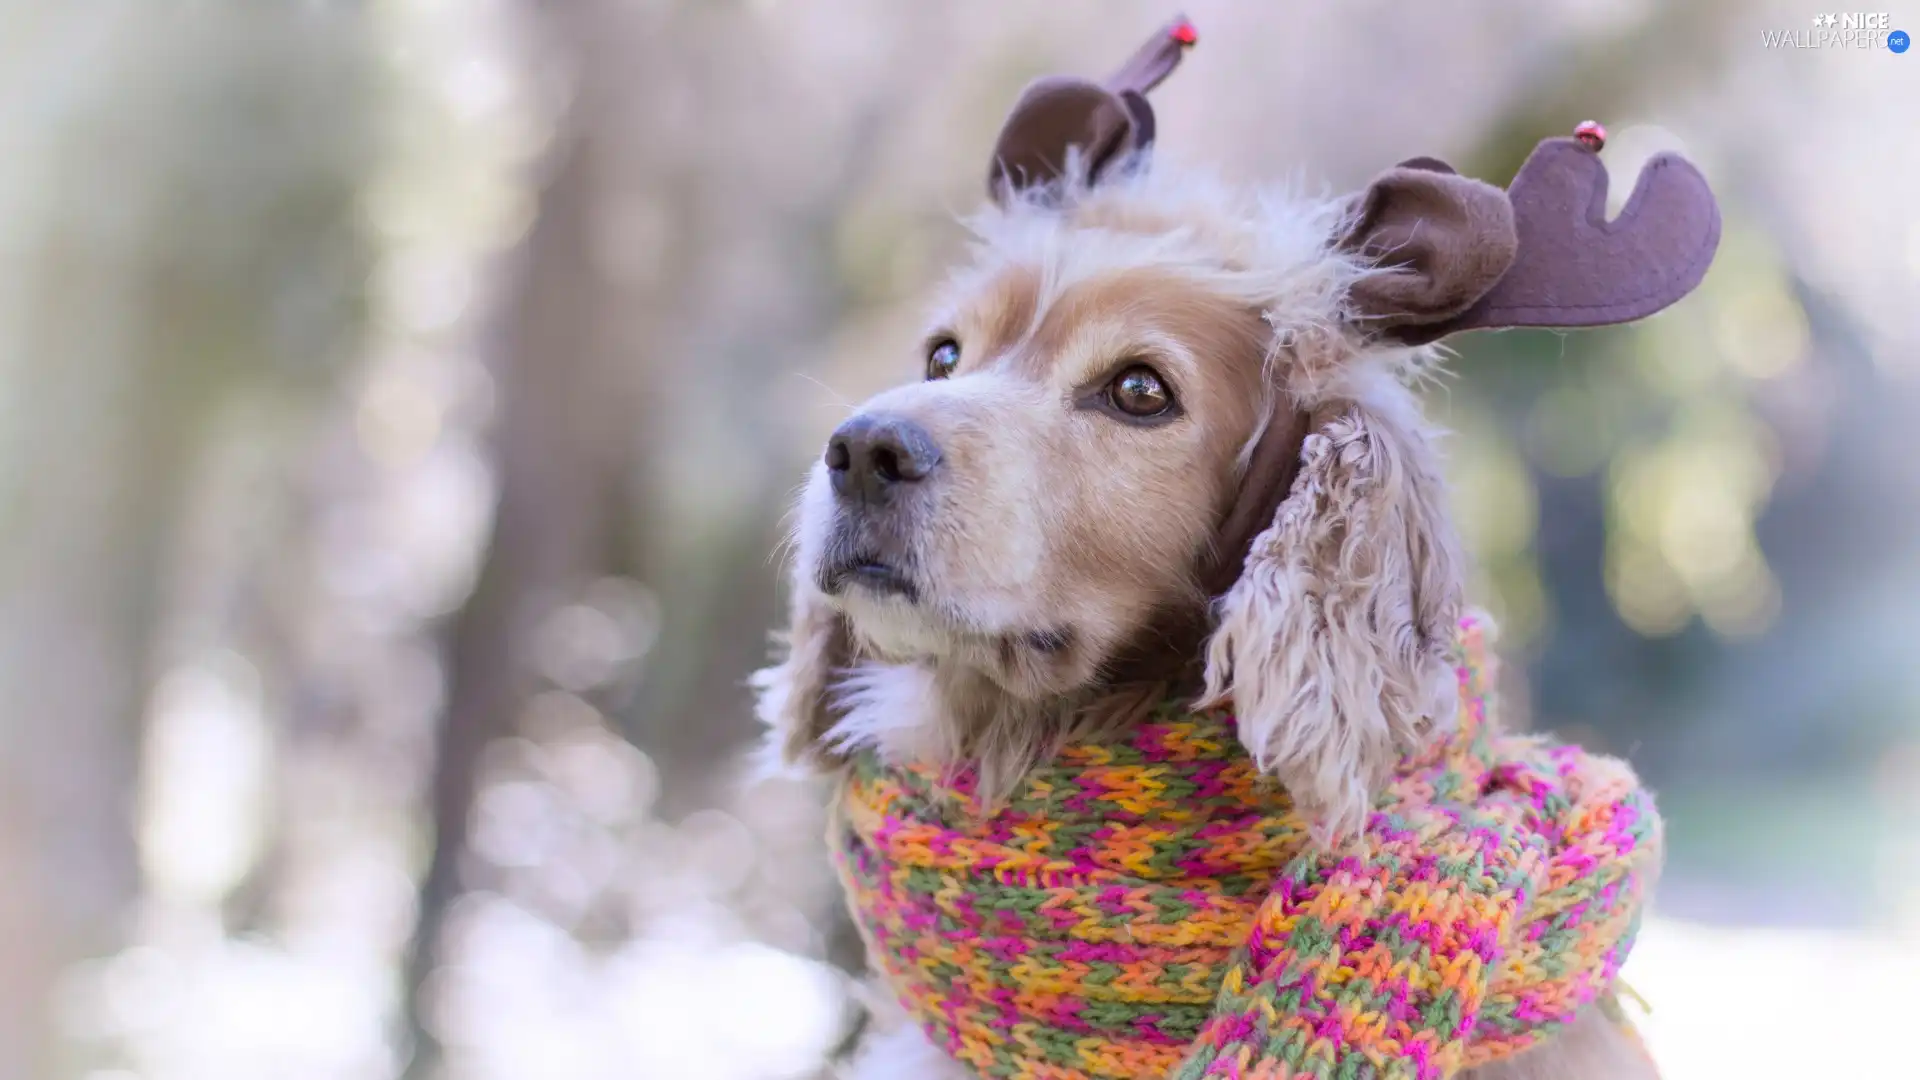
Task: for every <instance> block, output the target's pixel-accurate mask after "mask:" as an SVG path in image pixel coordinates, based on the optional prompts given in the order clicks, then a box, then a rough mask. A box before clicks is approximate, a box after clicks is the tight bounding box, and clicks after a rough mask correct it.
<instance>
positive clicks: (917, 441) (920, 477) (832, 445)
mask: <svg viewBox="0 0 1920 1080" xmlns="http://www.w3.org/2000/svg"><path fill="white" fill-rule="evenodd" d="M940 460H941V459H940V447H939V445H938V444H937V443H935V442H934V440H933V436H932V435H931V434H929V433H928V431H927V429H926V428H924V427H921V426H920V425H919V424H916V423H914V422H913V421H911V420H908V419H906V418H905V417H901V416H895V415H890V414H887V413H862V414H860V415H858V416H855V417H853V418H852V419H850V420H848V421H847V422H846V423H844V424H841V425H840V427H839V428H838V429H836V430H835V431H834V433H833V435H832V437H830V438H829V439H828V440H827V450H826V455H825V462H826V466H827V479H828V482H829V484H830V485H831V486H832V488H833V498H834V503H835V510H836V514H835V517H836V519H837V520H836V522H835V526H834V534H833V538H832V540H831V541H830V542H829V545H828V554H827V557H826V558H825V560H824V561H823V565H822V566H821V579H822V580H821V584H822V586H823V587H825V589H826V591H827V592H829V593H838V592H840V591H841V590H842V589H844V588H845V587H846V586H848V585H850V584H858V585H862V586H864V587H866V588H867V589H869V590H871V591H873V592H876V593H880V594H882V595H893V596H899V597H902V598H904V599H906V600H908V601H913V600H916V599H918V594H919V589H918V588H917V587H916V586H915V583H914V579H913V575H912V571H911V564H912V561H913V560H912V558H911V552H910V545H909V544H908V542H907V541H908V537H909V536H910V535H911V532H912V524H911V522H910V521H909V520H907V519H908V518H909V517H911V514H912V511H911V508H910V507H908V506H906V505H903V504H905V503H906V502H908V501H909V499H910V497H911V496H912V495H913V494H914V493H916V492H917V491H919V490H921V489H922V488H923V487H924V486H925V485H926V484H927V483H928V482H929V480H931V479H932V478H933V477H934V476H935V474H936V473H937V472H938V470H939V467H940Z"/></svg>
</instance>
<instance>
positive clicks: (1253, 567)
mask: <svg viewBox="0 0 1920 1080" xmlns="http://www.w3.org/2000/svg"><path fill="white" fill-rule="evenodd" d="M1457 179H1458V178H1451V177H1441V176H1438V175H1437V174H1433V175H1429V174H1412V173H1407V172H1406V171H1405V170H1402V171H1400V172H1397V173H1395V174H1393V176H1392V183H1393V184H1394V185H1398V186H1397V187H1394V188H1392V189H1391V190H1387V193H1386V194H1385V195H1376V194H1374V191H1378V190H1386V189H1383V188H1381V186H1380V185H1376V189H1372V190H1370V193H1369V195H1368V200H1367V201H1366V202H1364V203H1354V202H1349V201H1339V200H1304V199H1270V198H1264V197H1259V196H1252V197H1249V196H1245V195H1244V194H1236V193H1233V192H1230V191H1226V190H1225V189H1222V188H1219V187H1217V186H1214V185H1209V184H1207V183H1204V182H1184V183H1183V182H1182V181H1180V180H1179V179H1177V178H1167V179H1155V178H1152V177H1145V176H1134V177H1133V178H1131V179H1129V180H1127V181H1125V182H1121V183H1110V184H1105V185H1103V186H1101V187H1100V188H1098V189H1094V190H1081V191H1077V192H1075V193H1074V195H1073V197H1072V198H1071V199H1067V200H1063V201H1050V202H1048V201H1041V202H1032V203H1028V202H1015V203H1013V204H1012V205H1008V206H1003V207H1000V208H998V209H995V210H990V211H988V212H987V213H986V214H985V215H984V216H983V217H982V218H981V219H977V220H976V222H975V228H976V232H977V234H978V236H979V241H980V242H979V243H978V244H977V245H976V247H975V249H974V257H973V259H972V260H971V261H970V263H969V264H968V265H967V266H965V267H963V268H962V269H961V270H960V271H959V272H958V273H957V274H956V275H955V277H954V278H953V280H952V283H951V285H950V288H949V291H948V295H947V299H946V301H945V302H944V303H943V304H941V305H939V306H938V307H937V308H936V314H935V317H934V318H933V319H932V320H930V323H929V326H928V329H927V331H926V335H925V337H924V338H923V339H922V340H921V341H920V342H918V343H917V344H916V345H915V346H913V348H914V350H915V352H914V358H915V360H916V361H918V366H920V367H921V378H919V379H917V380H915V381H913V382H911V383H909V384H907V385H903V386H900V387H898V388H895V389H892V390H889V391H886V392H885V393H882V394H880V395H878V396H876V397H874V398H873V399H872V400H870V401H867V402H865V403H864V404H862V405H861V406H860V407H859V408H857V409H856V410H854V412H853V414H852V415H851V416H849V417H848V418H847V419H846V420H845V421H844V422H843V423H842V424H841V425H840V426H839V428H838V429H837V430H836V431H834V432H833V434H832V436H831V437H830V438H829V439H828V440H827V443H826V445H825V446H824V447H823V448H822V452H821V456H820V458H819V459H818V460H817V461H816V462H815V464H814V465H813V467H812V470H811V473H810V475H809V478H808V481H807V483H806V485H805V487H804V490H803V494H802V497H801V499H800V507H799V513H798V515H797V522H796V528H795V533H794V545H793V547H794V553H795V564H794V568H793V569H794V574H793V586H792V587H793V596H792V603H793V617H792V620H791V622H790V624H789V628H788V636H789V648H788V652H787V655H786V657H785V659H784V660H783V661H782V662H781V663H780V664H778V665H776V666H775V667H772V668H768V669H766V670H765V671H763V672H761V673H760V674H759V676H757V678H756V685H757V686H758V687H759V689H760V691H761V693H760V697H759V705H758V712H759V714H760V716H761V717H762V719H763V720H765V721H766V722H767V723H768V724H769V726H771V727H772V728H773V729H774V733H775V746H776V748H777V749H778V750H779V751H780V752H781V753H782V755H783V756H784V757H785V758H786V759H787V760H789V761H812V762H815V763H822V764H824V763H828V762H831V761H832V760H834V759H835V755H836V754H837V753H838V752H839V751H840V750H842V749H845V748H847V747H850V746H857V745H863V744H871V745H876V746H878V747H879V748H880V749H881V750H882V751H883V752H885V753H890V754H904V755H909V756H928V755H931V756H938V757H950V756H952V755H956V754H959V755H968V756H972V757H975V758H977V759H978V760H980V761H982V762H983V763H988V764H992V763H994V762H998V764H997V765H994V767H993V768H992V770H991V771H993V772H995V773H996V774H998V775H1001V776H1004V777H1010V776H1012V775H1015V774H1017V773H1018V772H1019V770H1020V769H1021V768H1022V767H1023V766H1024V765H1026V764H1030V763H1031V762H1032V761H1033V760H1034V759H1035V758H1037V757H1038V756H1040V755H1042V754H1044V753H1045V752H1046V746H1047V743H1046V738H1047V737H1048V736H1049V734H1058V733H1059V730H1060V729H1059V727H1058V726H1057V722H1058V721H1059V719H1060V715H1061V713H1060V710H1061V709H1063V708H1068V707H1076V708H1077V707H1078V706H1077V704H1076V703H1084V702H1085V701H1087V700H1089V699H1091V698H1099V697H1100V696H1101V695H1102V694H1106V695H1107V698H1108V699H1118V698H1123V697H1125V696H1126V695H1125V694H1124V693H1122V692H1121V691H1123V690H1125V689H1126V688H1125V687H1122V686H1121V685H1119V681H1120V680H1123V679H1124V678H1126V672H1128V671H1132V670H1136V668H1138V667H1150V666H1151V664H1150V663H1149V664H1146V665H1135V664H1134V663H1133V661H1134V660H1135V659H1137V658H1138V657H1139V656H1140V655H1141V653H1142V651H1143V650H1146V651H1149V652H1150V651H1151V650H1152V649H1153V648H1154V647H1155V646H1156V645H1157V644H1159V643H1162V642H1164V643H1165V645H1166V651H1169V652H1175V653H1179V654H1180V655H1177V656H1173V657H1172V659H1173V660H1175V661H1180V660H1185V661H1196V662H1197V661H1204V668H1205V671H1204V675H1205V694H1204V697H1205V701H1206V702H1210V703H1220V702H1224V701H1226V700H1227V698H1228V696H1229V695H1231V698H1232V702H1233V706H1234V712H1235V716H1236V719H1237V722H1238V725H1239V729H1240V734H1241V738H1242V740H1243V741H1244V742H1245V743H1246V744H1247V746H1248V747H1249V749H1251V750H1252V751H1253V752H1254V753H1255V756H1256V758H1258V759H1259V761H1260V763H1261V764H1262V766H1263V767H1265V768H1267V769H1268V770H1269V771H1270V772H1272V773H1273V774H1275V775H1277V776H1279V777H1280V778H1281V779H1282V780H1283V781H1284V782H1286V783H1287V785H1288V787H1289V789H1290V790H1291V791H1292V792H1293V794H1294V796H1295V798H1296V799H1297V800H1299V801H1300V802H1301V803H1302V804H1303V805H1304V806H1307V807H1308V808H1310V809H1311V810H1313V811H1314V812H1315V813H1316V814H1318V815H1320V816H1321V817H1322V818H1323V820H1324V821H1326V822H1327V823H1328V824H1329V827H1330V828H1335V827H1350V826H1351V825H1352V824H1353V823H1354V822H1355V821H1356V820H1357V819H1358V817H1359V816H1360V815H1362V814H1364V811H1365V808H1366V804H1367V797H1368V792H1369V791H1370V790H1371V789H1372V787H1373V786H1374V785H1375V784H1377V783H1378V781H1379V780H1380V779H1381V778H1382V776H1383V775H1384V772H1385V770H1386V769H1387V768H1389V767H1390V766H1391V764H1392V762H1393V761H1394V760H1396V758H1397V756H1398V754H1399V752H1401V751H1402V750H1403V749H1404V748H1406V747H1407V746H1409V745H1410V744H1412V743H1414V742H1417V741H1418V740H1419V739H1420V738H1421V737H1423V735H1424V733H1425V732H1426V731H1428V730H1430V728H1431V726H1432V725H1433V724H1435V723H1444V722H1445V721H1446V720H1447V719H1448V718H1450V717H1451V710H1452V708H1453V704H1452V703H1453V686H1454V680H1453V672H1452V669H1451V667H1450V666H1449V664H1448V662H1447V660H1446V655H1447V650H1448V648H1449V647H1450V645H1451V637H1452V633H1453V623H1454V620H1455V619H1456V618H1457V616H1458V613H1459V608H1460V584H1459V572H1458V565H1457V560H1456V558H1455V556H1454V542H1453V539H1452V535H1451V530H1450V528H1449V526H1448V523H1447V521H1446V517H1445V512H1444V505H1443V499H1442V497H1441V494H1440V481H1439V478H1438V474H1437V467H1436V463H1435V461H1434V458H1433V455H1432V453H1431V447H1430V446H1429V443H1428V438H1427V433H1426V428H1425V425H1424V424H1423V422H1422V421H1421V420H1420V417H1419V412H1418V404H1417V401H1416V400H1415V398H1414V397H1413V395H1412V393H1411V391H1410V390H1408V389H1407V387H1406V386H1404V385H1403V384H1402V383H1401V382H1400V381H1399V380H1398V379H1397V376H1398V375H1399V374H1403V373H1404V370H1405V368H1406V366H1407V365H1408V364H1409V363H1419V362H1421V361H1422V360H1424V359H1425V358H1426V356H1427V354H1424V353H1421V352H1420V351H1418V350H1409V349H1407V348H1404V347H1397V348H1396V347H1393V346H1381V345H1376V344H1375V343H1374V342H1373V340H1372V338H1371V337H1370V336H1369V334H1368V332H1367V331H1366V330H1365V329H1364V328H1363V327H1362V326H1360V324H1359V323H1358V322H1357V321H1356V315H1357V314H1365V315H1366V317H1378V316H1375V315H1374V314H1373V313H1374V312H1376V311H1389V312H1390V311H1397V310H1402V309H1405V308H1407V307H1411V306H1417V305H1420V304H1429V305H1431V304H1435V303H1438V304H1442V305H1451V308H1450V310H1458V309H1459V307H1460V306H1462V305H1463V304H1464V303H1466V302H1469V301H1470V300H1471V297H1472V296H1474V295H1478V292H1477V291H1476V290H1484V288H1485V287H1486V283H1487V282H1486V279H1487V273H1488V272H1487V266H1488V265H1489V263H1490V262H1497V261H1498V260H1497V259H1495V260H1488V259H1484V258H1467V257H1457V256H1453V252H1454V250H1455V249H1459V250H1463V251H1469V252H1472V251H1477V250H1479V247H1484V246H1486V245H1485V244H1484V243H1483V242H1482V240H1481V237H1480V232H1481V231H1483V230H1481V229H1480V226H1479V224H1478V219H1476V218H1475V217H1474V216H1473V215H1472V214H1471V213H1466V212H1460V213H1455V214H1453V215H1452V218H1453V221H1452V223H1450V224H1445V225H1444V227H1443V225H1432V224H1423V225H1422V226H1421V227H1420V228H1418V229H1415V228H1410V227H1409V226H1408V225H1407V222H1406V215H1405V213H1401V212H1400V211H1402V210H1405V211H1406V212H1407V213H1417V214H1419V215H1421V220H1422V222H1427V221H1429V220H1432V219H1435V217H1436V215H1435V213H1434V210H1433V207H1434V206H1435V205H1436V204H1438V205H1442V206H1448V205H1452V204H1454V203H1459V204H1461V205H1466V206H1469V208H1470V205H1471V204H1470V200H1472V199H1477V198H1480V197H1481V195H1482V193H1481V192H1480V191H1478V190H1477V189H1471V188H1462V187H1461V186H1460V185H1459V184H1456V181H1457ZM1489 190H1491V189H1489ZM1495 194H1496V195H1497V192H1495ZM1383 207H1384V209H1381V208H1383ZM1356 223H1359V224H1356ZM1360 225H1364V226H1365V227H1364V228H1362V227H1360ZM1509 229H1510V226H1509ZM1382 235H1386V236H1388V237H1389V238H1390V243H1391V244H1393V245H1395V246H1396V248H1397V249H1398V250H1401V251H1411V252H1413V253H1414V254H1415V255H1417V256H1419V258H1420V262H1419V264H1418V265H1417V266H1416V267H1415V268H1414V269H1413V270H1410V271H1409V270H1401V269H1399V268H1396V269H1395V271H1394V272H1392V273H1384V274H1383V273H1375V272H1374V271H1373V270H1372V269H1371V266H1372V264H1373V260H1374V258H1375V256H1374V255H1373V254H1372V253H1371V249H1370V248H1369V247H1368V245H1374V246H1375V247H1378V243H1379V238H1380V237H1381V236H1382ZM1437 245H1438V246H1437ZM1448 245H1450V246H1448ZM1476 245H1479V246H1478V247H1477V246H1476ZM1436 253H1437V254H1436ZM1509 254H1510V251H1509ZM1442 255H1446V256H1449V257H1440V256H1442ZM1429 256H1432V257H1429ZM1501 265H1504V264H1501ZM1498 269H1499V266H1495V267H1494V268H1493V271H1492V272H1493V273H1494V274H1495V275H1497V273H1498ZM1383 298H1384V302H1383ZM1275 461H1278V462H1279V463H1280V467H1278V468H1277V471H1276V468H1275V467H1274V466H1272V465H1271V463H1272V462H1275ZM1296 472H1297V477H1296V476H1295V474H1296ZM1276 507H1277V510H1276ZM1250 508H1251V509H1250ZM1256 534H1258V535H1257V536H1256ZM1243 556H1244V565H1243ZM1223 568H1224V570H1225V571H1226V575H1225V580H1221V577H1222V571H1223ZM1234 573H1237V574H1238V577H1237V579H1235V578H1234V577H1233V576H1232V574H1234ZM1210 618H1211V627H1210V629H1211V639H1210V640H1209V641H1208V642H1207V643H1206V645H1205V648H1204V649H1202V648H1201V646H1200V643H1199V641H1198V639H1197V638H1196V637H1195V636H1194V635H1193V634H1189V633H1187V630H1188V629H1189V628H1194V629H1196V630H1197V631H1198V633H1200V634H1204V633H1206V632H1207V630H1208V629H1209V625H1208V624H1209V619H1210ZM1196 654H1203V655H1196ZM1122 660H1126V661H1128V663H1127V664H1124V665H1123V664H1120V663H1118V662H1119V661H1122ZM1109 691H1111V692H1112V693H1108V692H1109ZM1049 710H1052V711H1049ZM1049 725H1055V726H1049ZM984 786H985V781H984V780H983V787H984Z"/></svg>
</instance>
